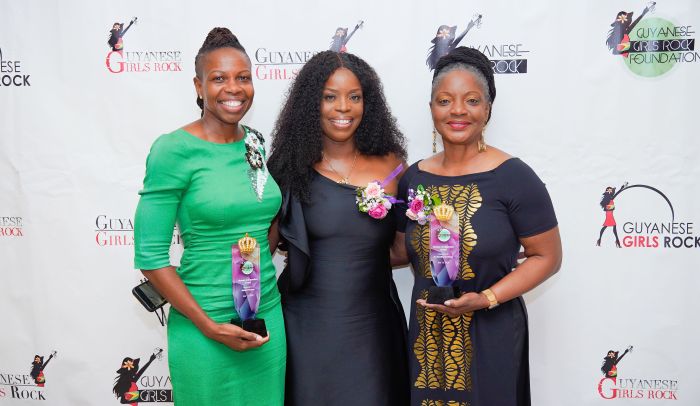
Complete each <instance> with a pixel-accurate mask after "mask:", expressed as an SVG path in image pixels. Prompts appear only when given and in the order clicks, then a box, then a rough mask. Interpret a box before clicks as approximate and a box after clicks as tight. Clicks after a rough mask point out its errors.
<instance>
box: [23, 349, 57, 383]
mask: <svg viewBox="0 0 700 406" xmlns="http://www.w3.org/2000/svg"><path fill="white" fill-rule="evenodd" d="M54 357H56V351H55V350H54V351H53V352H52V353H51V355H49V358H48V359H47V360H46V361H44V357H42V356H41V355H35V356H34V361H32V370H31V371H30V372H29V375H30V376H31V377H32V379H34V383H35V384H36V386H38V387H40V388H43V387H44V384H46V376H45V375H44V369H46V366H47V365H48V364H49V361H51V360H52V359H53V358H54Z"/></svg>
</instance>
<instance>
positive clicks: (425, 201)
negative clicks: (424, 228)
mask: <svg viewBox="0 0 700 406" xmlns="http://www.w3.org/2000/svg"><path fill="white" fill-rule="evenodd" d="M440 204H442V199H440V197H439V196H438V195H436V194H433V195H429V194H428V192H427V191H426V190H425V188H424V187H423V185H418V186H417V187H416V190H413V189H408V210H406V217H408V218H410V219H411V220H413V221H417V222H418V224H420V225H423V224H425V223H427V222H428V217H429V216H430V214H431V213H432V212H433V208H434V207H435V206H439V205H440Z"/></svg>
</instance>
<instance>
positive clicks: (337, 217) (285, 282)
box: [279, 173, 409, 406]
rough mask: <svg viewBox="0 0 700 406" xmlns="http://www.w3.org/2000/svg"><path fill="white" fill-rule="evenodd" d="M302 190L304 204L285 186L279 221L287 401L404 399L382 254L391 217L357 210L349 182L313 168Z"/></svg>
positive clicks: (395, 316) (402, 356) (402, 363)
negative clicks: (307, 192) (285, 250)
mask: <svg viewBox="0 0 700 406" xmlns="http://www.w3.org/2000/svg"><path fill="white" fill-rule="evenodd" d="M310 188H311V199H312V201H311V202H310V204H301V203H299V202H298V200H297V199H296V198H293V197H292V196H291V195H290V194H289V193H287V194H286V196H285V201H284V202H283V208H282V216H281V221H280V233H281V234H282V236H283V237H284V238H285V239H286V240H287V241H288V242H289V254H288V255H289V258H288V261H289V265H288V266H287V268H286V269H285V270H284V272H283V273H282V275H281V276H280V281H279V286H280V291H281V292H282V306H283V310H284V319H285V324H286V329H287V381H286V382H287V383H286V388H285V393H286V394H285V397H286V402H285V404H287V405H294V406H309V405H324V406H328V405H330V406H336V405H337V406H341V405H348V406H350V405H352V406H355V405H366V406H388V405H400V406H403V405H406V404H408V396H409V388H408V367H407V357H406V353H405V348H406V345H407V344H406V338H405V335H406V322H405V318H404V314H403V310H402V309H401V304H400V302H399V300H398V295H397V294H396V288H395V286H394V283H393V279H392V273H391V272H392V271H391V266H390V262H389V248H390V246H391V244H392V242H393V240H394V235H395V232H396V219H395V216H393V215H391V214H390V215H388V216H387V217H385V218H384V219H381V220H377V219H373V218H371V217H370V216H369V215H368V214H366V213H360V212H359V211H358V209H357V205H356V203H355V187H354V186H349V185H341V184H338V183H336V182H334V181H332V180H330V179H328V178H326V177H324V176H322V175H320V174H318V173H314V177H313V180H312V182H311V185H310Z"/></svg>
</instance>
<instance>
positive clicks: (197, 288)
mask: <svg viewBox="0 0 700 406" xmlns="http://www.w3.org/2000/svg"><path fill="white" fill-rule="evenodd" d="M244 128H245V131H246V136H247V135H248V134H249V133H250V132H251V129H249V128H246V127H244ZM244 139H245V138H244ZM245 154H246V145H245V142H244V140H241V141H238V142H234V143H231V144H217V143H212V142H208V141H205V140H202V139H200V138H198V137H196V136H194V135H192V134H190V133H188V132H186V131H185V130H183V129H179V130H176V131H174V132H172V133H170V134H165V135H162V136H161V137H159V138H158V139H157V140H156V141H155V142H154V143H153V146H152V147H151V152H150V154H149V156H148V159H147V161H146V177H145V179H144V186H143V190H141V191H140V192H139V194H140V195H141V199H140V201H139V205H138V208H137V209H136V217H135V230H134V237H135V261H134V262H135V266H136V268H138V269H145V270H152V269H159V268H163V267H166V266H169V265H170V258H169V254H168V250H169V248H170V245H171V240H172V237H173V227H174V224H175V222H176V221H177V223H178V224H179V228H180V233H181V235H182V240H183V243H184V247H185V249H184V253H183V255H182V259H181V266H180V268H179V269H178V270H177V272H178V274H179V275H180V277H181V278H182V281H183V282H184V283H185V285H187V288H188V289H189V291H190V292H191V293H192V296H194V298H195V300H196V301H197V303H199V305H200V306H201V307H202V309H204V311H205V312H206V313H207V314H208V315H209V317H211V318H212V319H213V320H214V321H216V322H219V323H228V322H229V321H230V320H231V319H232V318H238V315H237V313H236V310H235V308H234V301H233V294H232V290H233V288H232V281H231V245H232V244H236V243H237V242H238V239H240V238H241V237H243V236H244V235H245V233H249V234H250V236H251V237H254V238H256V239H257V240H258V244H259V246H260V253H261V255H260V261H261V264H260V268H261V273H260V287H261V292H260V295H261V300H260V307H259V309H258V318H264V319H265V322H266V324H267V329H268V331H269V334H270V341H269V342H268V343H267V344H265V345H263V346H262V347H259V348H256V349H252V350H248V351H244V352H237V351H234V350H232V349H230V348H229V347H227V346H225V345H223V344H220V343H218V342H216V341H213V340H210V339H209V338H207V337H205V336H204V335H203V334H202V333H201V331H200V330H199V329H198V328H197V327H195V326H194V324H192V323H191V322H190V321H189V320H188V319H187V318H186V317H185V316H184V315H182V314H181V313H180V312H178V311H177V310H175V309H173V308H171V309H170V317H169V320H168V362H169V367H170V376H171V379H172V384H173V398H174V401H175V404H176V405H178V406H188V405H197V406H207V405H212V406H214V405H216V406H219V405H240V406H247V405H264V406H274V405H282V404H283V401H284V373H285V367H286V355H287V354H286V340H285V331H284V321H283V318H282V311H281V305H280V295H279V291H278V290H277V285H276V280H275V268H274V266H273V264H272V256H271V255H270V250H269V242H268V240H267V232H268V229H269V227H270V222H271V221H272V219H273V218H274V217H275V215H276V214H277V211H278V209H279V207H280V204H281V201H282V198H281V194H280V190H279V187H278V186H277V184H276V183H275V181H274V180H273V179H272V177H271V176H270V177H268V180H267V183H266V185H265V189H264V193H263V197H262V201H258V199H257V197H256V194H255V192H254V191H253V188H252V187H251V181H250V178H249V176H248V170H249V169H250V166H249V164H248V162H247V161H246V159H245Z"/></svg>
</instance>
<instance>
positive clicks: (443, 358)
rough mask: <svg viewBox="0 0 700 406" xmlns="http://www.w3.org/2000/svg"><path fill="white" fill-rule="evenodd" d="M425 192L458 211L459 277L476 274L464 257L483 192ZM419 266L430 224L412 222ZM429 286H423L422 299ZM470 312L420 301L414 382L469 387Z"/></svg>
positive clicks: (424, 269)
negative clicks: (441, 308)
mask: <svg viewBox="0 0 700 406" xmlns="http://www.w3.org/2000/svg"><path fill="white" fill-rule="evenodd" d="M426 190H427V192H428V193H429V194H431V195H432V194H437V195H438V196H440V198H441V199H442V201H443V202H445V203H447V204H451V205H452V206H454V208H455V210H456V212H457V214H458V216H459V232H460V241H461V247H460V259H459V260H460V273H459V276H458V279H461V280H469V279H472V278H474V277H475V274H474V271H473V270H472V269H471V267H470V266H469V263H468V261H467V259H468V258H469V254H470V253H471V252H472V250H473V249H474V247H475V246H476V244H477V235H476V233H475V232H474V228H473V227H472V224H471V218H472V216H473V215H474V213H476V211H477V210H478V209H479V207H481V202H482V197H481V193H480V192H479V188H478V187H477V185H476V184H470V185H452V186H429V187H427V188H426ZM410 241H411V245H412V247H413V249H414V250H415V252H416V254H417V256H418V260H419V264H420V269H416V272H417V273H418V274H420V275H422V276H423V277H425V278H432V276H431V274H430V225H429V223H427V224H425V225H416V227H415V228H414V229H413V232H412V234H411V237H410ZM427 296H428V291H427V290H423V291H421V294H420V297H421V298H423V299H425V298H427ZM472 317H473V313H467V314H464V315H461V316H458V317H449V316H447V315H445V314H443V313H438V312H436V311H434V310H430V309H426V308H424V307H421V306H418V307H417V308H416V320H417V322H418V336H417V337H416V341H415V342H414V344H413V352H414V354H415V356H416V358H417V359H418V363H419V365H420V372H419V373H418V377H417V378H416V380H415V382H414V383H413V385H414V386H415V387H416V388H419V389H442V390H459V391H471V390H472V377H471V374H470V368H471V362H472V355H473V347H472V340H471V337H470V335H469V326H470V324H471V321H472ZM422 404H424V405H467V403H459V402H448V403H445V402H443V401H432V400H425V401H423V403H422Z"/></svg>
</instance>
